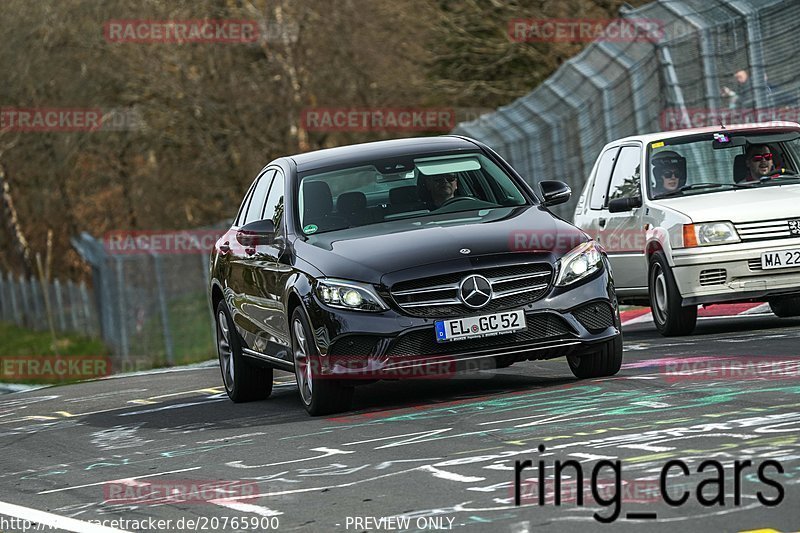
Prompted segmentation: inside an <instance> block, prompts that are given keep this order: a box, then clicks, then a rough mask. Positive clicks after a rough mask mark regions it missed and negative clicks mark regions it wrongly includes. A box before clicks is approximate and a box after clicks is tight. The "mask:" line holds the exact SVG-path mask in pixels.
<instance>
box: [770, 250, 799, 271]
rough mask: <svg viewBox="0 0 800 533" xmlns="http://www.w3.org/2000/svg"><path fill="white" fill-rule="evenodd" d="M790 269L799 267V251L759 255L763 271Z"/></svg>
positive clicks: (782, 251)
mask: <svg viewBox="0 0 800 533" xmlns="http://www.w3.org/2000/svg"><path fill="white" fill-rule="evenodd" d="M791 267H800V249H794V250H781V251H780V252H764V253H762V254H761V268H762V269H764V270H771V269H773V268H791Z"/></svg>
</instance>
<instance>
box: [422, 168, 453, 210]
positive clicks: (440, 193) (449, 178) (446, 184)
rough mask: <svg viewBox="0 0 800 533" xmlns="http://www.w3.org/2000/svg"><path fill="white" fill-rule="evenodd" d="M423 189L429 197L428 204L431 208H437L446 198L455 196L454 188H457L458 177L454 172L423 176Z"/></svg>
mask: <svg viewBox="0 0 800 533" xmlns="http://www.w3.org/2000/svg"><path fill="white" fill-rule="evenodd" d="M423 179H424V180H425V182H424V185H425V191H426V192H427V195H426V196H428V197H429V202H427V203H429V204H431V205H430V208H431V209H437V208H439V207H441V206H442V204H444V203H445V202H446V201H447V200H449V199H450V198H452V197H453V196H455V194H456V189H458V178H457V177H456V175H455V174H452V173H448V174H435V175H433V176H425V177H424V178H423Z"/></svg>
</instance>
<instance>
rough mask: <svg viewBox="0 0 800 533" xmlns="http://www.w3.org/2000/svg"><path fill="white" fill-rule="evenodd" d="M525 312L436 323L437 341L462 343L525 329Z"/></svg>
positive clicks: (507, 312) (509, 312)
mask: <svg viewBox="0 0 800 533" xmlns="http://www.w3.org/2000/svg"><path fill="white" fill-rule="evenodd" d="M526 327H527V326H526V324H525V312H524V311H522V310H521V309H520V310H518V311H505V312H503V313H494V314H492V315H483V316H472V317H469V318H454V319H452V320H437V321H436V340H437V341H439V342H449V341H460V340H463V339H474V338H478V337H491V336H494V335H501V334H503V333H511V332H514V331H520V330H523V329H525V328H526Z"/></svg>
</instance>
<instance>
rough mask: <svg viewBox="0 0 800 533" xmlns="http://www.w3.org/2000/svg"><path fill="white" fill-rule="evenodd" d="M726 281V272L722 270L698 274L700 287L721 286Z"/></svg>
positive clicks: (717, 269) (716, 269)
mask: <svg viewBox="0 0 800 533" xmlns="http://www.w3.org/2000/svg"><path fill="white" fill-rule="evenodd" d="M727 279H728V272H727V270H725V269H724V268H714V269H711V270H703V271H702V272H700V285H703V286H706V285H722V284H723V283H725V281H726V280H727Z"/></svg>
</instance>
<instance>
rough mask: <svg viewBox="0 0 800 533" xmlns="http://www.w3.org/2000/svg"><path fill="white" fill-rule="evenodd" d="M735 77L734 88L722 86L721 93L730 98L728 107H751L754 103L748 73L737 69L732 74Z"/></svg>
mask: <svg viewBox="0 0 800 533" xmlns="http://www.w3.org/2000/svg"><path fill="white" fill-rule="evenodd" d="M733 77H734V79H736V90H735V91H734V90H733V89H731V88H730V87H728V86H725V87H723V88H722V95H723V96H726V97H728V98H730V100H729V103H728V107H729V108H731V109H753V108H754V107H755V104H756V100H755V95H754V94H753V86H752V84H751V83H750V75H749V74H748V73H747V71H746V70H744V69H742V70H737V71H736V73H735V74H734V75H733Z"/></svg>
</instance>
